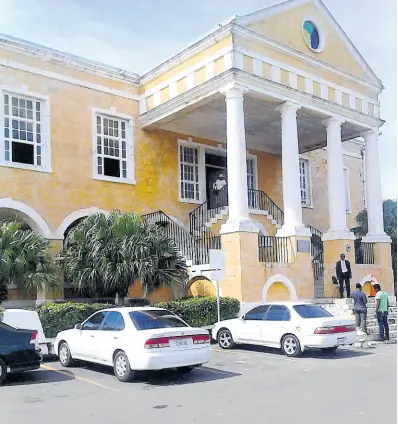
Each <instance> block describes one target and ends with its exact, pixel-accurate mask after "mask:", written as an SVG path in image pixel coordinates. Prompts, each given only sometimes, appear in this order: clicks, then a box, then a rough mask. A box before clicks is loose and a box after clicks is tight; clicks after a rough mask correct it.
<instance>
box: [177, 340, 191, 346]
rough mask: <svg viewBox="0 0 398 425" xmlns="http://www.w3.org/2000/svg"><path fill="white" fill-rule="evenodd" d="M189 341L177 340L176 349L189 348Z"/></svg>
mask: <svg viewBox="0 0 398 425" xmlns="http://www.w3.org/2000/svg"><path fill="white" fill-rule="evenodd" d="M188 341H189V340H188V339H176V347H180V348H184V347H188Z"/></svg>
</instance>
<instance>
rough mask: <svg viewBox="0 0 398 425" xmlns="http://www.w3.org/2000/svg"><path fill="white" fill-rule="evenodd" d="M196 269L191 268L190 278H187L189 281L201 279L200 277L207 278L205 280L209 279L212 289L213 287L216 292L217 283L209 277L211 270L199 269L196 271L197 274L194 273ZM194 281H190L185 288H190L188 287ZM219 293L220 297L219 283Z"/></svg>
mask: <svg viewBox="0 0 398 425" xmlns="http://www.w3.org/2000/svg"><path fill="white" fill-rule="evenodd" d="M195 267H197V266H195ZM195 272H196V271H195V270H193V271H192V272H191V277H190V279H189V282H190V281H191V280H193V279H196V280H201V279H200V278H203V279H202V280H207V281H209V282H210V283H211V284H212V285H213V286H214V289H215V291H216V293H217V284H216V283H215V282H216V281H215V280H212V279H211V270H199V271H198V274H194V273H195ZM194 283H195V282H192V283H191V284H190V285H189V287H188V288H187V290H188V289H190V287H191V286H192V285H193V284H194ZM219 294H220V297H222V290H221V285H220V288H219Z"/></svg>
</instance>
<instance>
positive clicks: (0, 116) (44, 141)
mask: <svg viewBox="0 0 398 425" xmlns="http://www.w3.org/2000/svg"><path fill="white" fill-rule="evenodd" d="M5 94H8V95H10V96H12V95H15V96H22V97H25V98H30V99H31V100H32V101H33V102H35V101H39V102H40V108H41V110H40V116H41V119H40V123H39V124H40V126H41V127H40V130H41V133H40V134H41V143H40V145H41V160H42V164H41V165H34V164H22V163H17V162H12V161H6V160H5V155H4V154H5V152H4V142H5V139H4V95H5ZM10 102H11V99H10ZM10 109H11V105H10ZM35 111H36V110H35V109H34V112H33V113H35ZM9 118H10V131H11V120H12V116H11V110H10V115H9ZM50 126H51V114H50V98H49V96H46V95H43V94H41V93H35V92H31V91H30V90H29V88H28V87H27V86H20V88H19V89H17V88H15V87H8V86H0V134H1V135H2V136H1V137H0V167H8V168H18V169H22V170H31V171H39V172H43V173H52V167H51V128H50ZM34 134H36V131H35V132H34ZM10 144H11V137H10ZM33 146H34V148H36V146H37V143H36V140H34V142H33ZM10 149H11V146H10ZM36 155H37V153H36V149H35V152H34V158H35V159H36ZM35 162H36V161H35Z"/></svg>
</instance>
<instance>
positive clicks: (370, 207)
mask: <svg viewBox="0 0 398 425" xmlns="http://www.w3.org/2000/svg"><path fill="white" fill-rule="evenodd" d="M379 134H380V133H379V130H378V129H377V128H375V129H371V130H368V131H365V132H364V133H362V137H363V138H364V139H365V174H366V205H367V211H368V234H367V235H366V238H364V240H367V241H368V242H390V241H391V239H390V237H389V236H387V235H386V233H385V232H384V222H383V198H382V194H381V178H380V161H379V146H378V137H379Z"/></svg>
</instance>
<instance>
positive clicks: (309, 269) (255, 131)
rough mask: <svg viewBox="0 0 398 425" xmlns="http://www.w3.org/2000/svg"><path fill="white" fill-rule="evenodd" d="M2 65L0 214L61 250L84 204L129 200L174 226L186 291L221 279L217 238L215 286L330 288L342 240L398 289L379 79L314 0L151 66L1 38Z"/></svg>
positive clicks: (297, 0)
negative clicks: (387, 209) (360, 230)
mask: <svg viewBox="0 0 398 425" xmlns="http://www.w3.org/2000/svg"><path fill="white" fill-rule="evenodd" d="M0 67H1V68H0V91H1V93H0V111H1V113H0V123H1V124H0V126H1V129H0V134H1V136H0V217H2V218H6V219H13V218H17V219H20V220H23V221H24V222H25V223H26V224H27V225H28V226H30V227H31V228H32V229H33V230H35V231H37V232H38V233H40V234H42V235H43V236H45V237H46V238H48V239H49V240H51V241H53V246H54V251H57V250H60V249H61V248H62V243H63V240H64V239H65V235H66V234H67V232H68V230H69V229H70V228H71V227H72V226H73V225H75V224H76V223H77V222H78V221H79V220H80V219H82V218H84V217H86V216H88V215H90V214H92V213H94V212H99V211H102V212H107V211H110V210H112V209H120V210H122V211H136V212H138V213H140V214H142V215H144V216H145V218H146V219H147V220H153V221H156V222H160V223H162V224H163V225H164V226H165V228H166V229H167V231H168V232H169V233H170V234H171V235H172V236H173V237H174V238H175V239H176V241H177V243H178V244H179V245H180V247H181V251H182V253H183V254H184V255H185V256H186V258H187V264H188V265H189V266H190V273H191V278H192V279H193V281H195V282H196V283H195V285H196V286H195V287H193V288H191V293H193V294H196V293H201V292H203V293H206V294H207V293H214V291H215V289H214V288H215V281H214V276H215V274H214V273H212V272H211V268H212V267H211V266H210V265H209V249H211V248H214V249H221V250H222V251H223V252H224V254H225V264H224V269H225V277H223V276H222V274H221V275H220V274H219V277H218V278H219V279H220V280H219V283H220V292H221V294H222V295H231V296H235V297H237V298H238V299H239V300H241V301H242V302H243V303H254V302H259V301H261V300H267V299H278V298H282V299H286V298H292V299H311V298H314V296H321V295H323V294H325V295H329V296H330V295H331V293H332V292H333V287H332V281H331V277H332V275H333V274H334V267H335V263H336V261H337V260H338V259H339V255H340V253H341V252H345V253H346V255H347V258H348V259H349V260H350V261H351V264H352V268H353V281H354V282H356V281H361V282H363V283H364V282H367V281H369V280H370V275H371V274H373V275H374V277H375V279H376V280H377V281H379V282H380V283H381V284H382V286H383V288H385V289H387V290H388V291H389V292H391V293H392V291H393V283H392V271H391V256H390V240H389V238H388V237H387V236H386V235H385V234H384V231H383V214H382V198H381V183H380V173H379V159H378V134H379V128H380V127H381V126H382V125H383V123H384V122H383V121H382V120H381V119H380V116H379V108H380V104H379V100H378V96H379V94H380V92H381V91H382V89H383V86H382V83H381V81H380V80H379V79H378V78H377V76H376V75H375V74H374V72H373V71H372V70H371V69H370V67H369V65H368V64H367V63H366V61H365V60H364V58H363V57H362V56H361V54H360V53H359V52H358V50H357V49H356V48H355V46H354V45H353V44H352V42H351V41H350V40H349V38H348V37H347V36H346V34H345V33H344V31H343V30H342V29H341V27H340V26H339V24H338V23H337V22H336V21H335V20H334V18H333V16H332V15H331V14H330V12H329V11H328V10H327V9H326V7H325V6H324V5H323V3H322V2H321V1H320V0H294V1H292V0H290V1H286V2H284V3H280V4H278V5H275V6H271V7H268V8H266V9H262V10H259V11H257V12H254V13H251V14H249V15H246V16H241V17H235V18H233V19H232V20H230V21H228V22H226V23H224V24H222V25H220V26H219V27H218V28H217V29H216V30H214V31H213V32H211V33H210V34H208V35H206V36H204V37H203V38H201V39H200V40H199V41H197V42H195V43H194V44H192V45H190V46H189V47H187V48H186V49H184V50H183V51H181V52H178V53H177V54H176V55H175V56H173V57H171V58H169V59H168V60H166V61H165V62H163V63H161V64H159V65H158V66H157V67H156V68H154V69H153V70H151V71H150V72H148V73H146V74H145V75H137V74H134V73H131V72H128V71H125V70H122V69H117V68H114V67H111V66H108V65H104V64H100V63H96V62H93V61H90V60H86V59H83V58H80V57H76V56H73V55H70V54H67V53H63V52H59V51H55V50H52V49H49V48H46V47H43V46H39V45H36V44H33V43H30V42H28V41H23V40H19V39H15V38H13V37H9V36H6V35H1V36H0ZM365 176H366V178H365ZM365 202H366V205H367V208H368V215H369V234H368V236H367V237H366V238H364V239H363V240H362V242H361V244H360V245H358V247H359V248H362V250H364V252H366V255H365V256H364V257H365V261H360V260H359V259H358V262H361V263H363V262H365V263H366V262H367V263H369V264H356V263H355V255H354V254H355V249H354V236H353V234H352V233H351V232H350V231H349V229H350V228H351V227H354V226H355V216H356V214H357V213H358V212H359V211H360V210H362V209H363V208H364V205H365ZM311 241H312V242H311ZM359 248H358V249H359ZM201 288H202V289H201ZM9 293H10V296H9V299H10V301H9V305H18V304H20V303H21V301H20V299H21V294H20V293H19V291H18V290H17V289H13V288H10V291H9ZM138 293H139V290H138V289H137V288H135V289H133V290H132V292H131V294H133V295H134V294H136V295H137V294H138ZM168 296H170V294H169V293H168V292H167V291H163V290H162V292H161V293H159V294H158V295H156V294H153V297H154V299H156V297H158V299H159V298H162V299H167V297H168ZM37 297H38V298H39V299H44V298H48V297H49V294H38V295H37ZM31 298H32V302H34V301H35V299H34V300H33V298H36V295H33V296H32V297H31ZM24 302H26V300H25V301H24Z"/></svg>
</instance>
